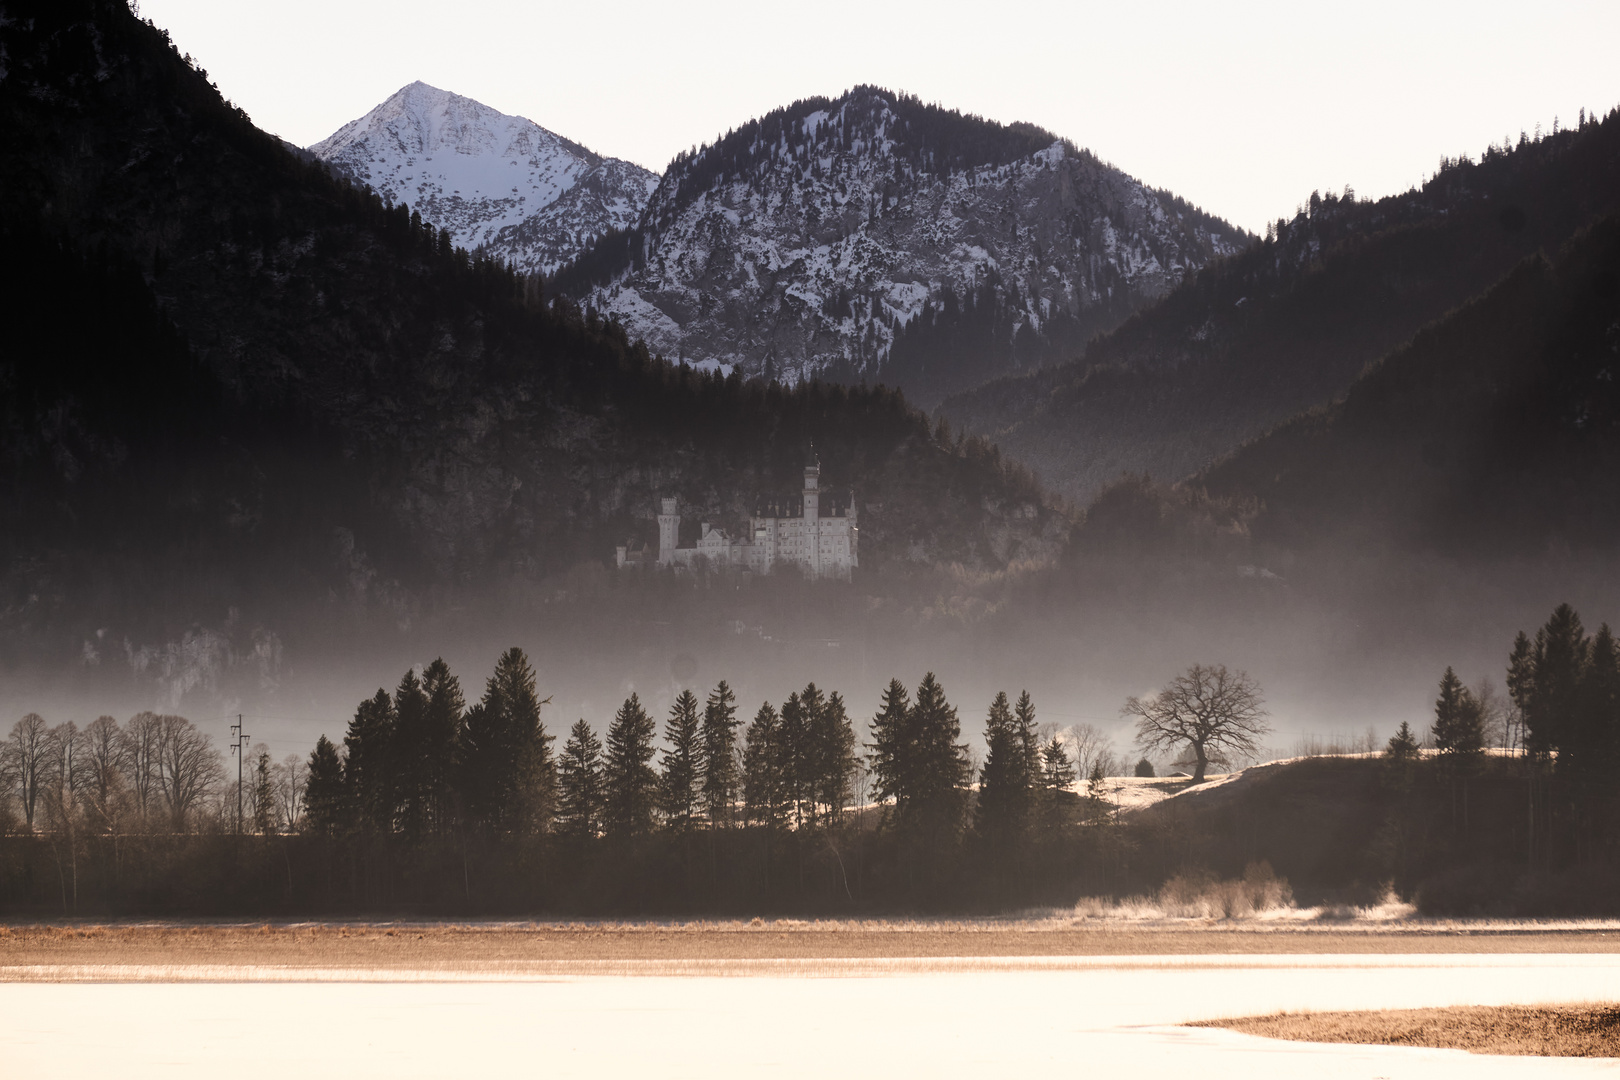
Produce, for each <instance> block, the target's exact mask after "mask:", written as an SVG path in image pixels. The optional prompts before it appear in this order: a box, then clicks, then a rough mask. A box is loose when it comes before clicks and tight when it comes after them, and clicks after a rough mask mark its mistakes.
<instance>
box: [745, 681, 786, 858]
mask: <svg viewBox="0 0 1620 1080" xmlns="http://www.w3.org/2000/svg"><path fill="white" fill-rule="evenodd" d="M786 757H787V753H786V743H785V740H784V738H783V734H782V718H781V716H780V715H779V714H778V713H777V711H776V709H775V707H773V706H772V705H771V703H770V702H768V701H767V702H765V703H763V704H761V705H760V707H759V711H758V712H756V713H755V714H754V719H753V721H752V722H751V723H750V724H749V725H748V730H747V731H746V732H745V733H744V736H743V802H744V804H745V805H746V806H747V808H748V820H749V821H750V822H752V823H753V824H755V825H759V826H763V827H765V828H766V829H769V830H773V831H774V830H776V829H779V828H781V827H782V825H783V824H784V823H785V822H786V821H787V817H788V807H789V805H790V802H791V799H790V797H789V782H788V778H787V776H786V773H785V770H784V768H783V761H784V759H785V758H786Z"/></svg>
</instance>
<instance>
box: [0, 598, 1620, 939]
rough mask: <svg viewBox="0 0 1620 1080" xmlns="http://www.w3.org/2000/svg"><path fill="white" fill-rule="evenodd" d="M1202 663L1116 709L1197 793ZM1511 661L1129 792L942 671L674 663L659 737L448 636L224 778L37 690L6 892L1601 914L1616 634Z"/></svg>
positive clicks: (78, 906)
mask: <svg viewBox="0 0 1620 1080" xmlns="http://www.w3.org/2000/svg"><path fill="white" fill-rule="evenodd" d="M1209 676H1215V677H1216V678H1217V679H1218V680H1219V681H1222V682H1225V681H1226V680H1227V672H1226V670H1225V669H1224V668H1219V667H1218V668H1215V669H1209V668H1205V667H1202V666H1200V665H1195V666H1194V667H1193V668H1191V669H1189V671H1188V672H1187V673H1186V675H1184V676H1181V677H1178V679H1177V680H1176V681H1175V682H1173V683H1171V684H1170V685H1169V686H1167V687H1166V688H1165V690H1163V691H1161V692H1160V694H1158V695H1156V696H1155V697H1153V698H1149V699H1146V700H1138V699H1135V698H1133V699H1131V700H1130V701H1128V702H1127V703H1126V706H1125V709H1124V710H1122V712H1123V714H1126V715H1135V716H1138V717H1140V718H1141V719H1140V721H1139V722H1138V729H1137V730H1138V736H1139V738H1138V745H1139V746H1140V747H1142V748H1143V749H1145V750H1152V749H1172V750H1180V751H1182V752H1184V756H1185V757H1186V758H1188V759H1190V758H1192V757H1193V756H1196V757H1197V758H1198V759H1199V766H1198V768H1199V772H1198V774H1197V775H1196V776H1194V777H1192V778H1190V779H1187V780H1186V781H1185V782H1182V783H1181V786H1180V788H1179V790H1181V791H1183V792H1186V791H1191V790H1195V789H1196V788H1197V787H1198V786H1199V783H1200V781H1201V780H1202V768H1203V765H1202V762H1203V760H1204V759H1205V757H1206V750H1207V751H1208V752H1209V753H1208V757H1209V758H1210V759H1211V760H1215V761H1229V760H1230V761H1232V763H1233V764H1241V763H1242V762H1243V761H1244V760H1248V761H1253V760H1258V759H1263V758H1265V757H1266V756H1267V755H1266V754H1264V753H1262V752H1259V748H1258V746H1257V744H1256V743H1255V742H1254V741H1253V739H1254V738H1258V737H1259V736H1261V735H1263V734H1264V731H1265V726H1264V724H1263V723H1261V722H1259V720H1258V718H1259V717H1261V716H1263V715H1264V712H1263V710H1262V709H1261V708H1260V705H1261V701H1260V698H1259V695H1258V688H1256V687H1254V686H1253V685H1252V683H1249V681H1248V680H1247V679H1246V677H1244V676H1242V675H1241V673H1239V674H1238V675H1237V676H1235V682H1236V683H1237V684H1238V690H1239V691H1240V696H1241V702H1240V704H1241V709H1240V710H1239V713H1242V714H1243V715H1246V716H1247V717H1248V718H1249V719H1248V721H1247V726H1245V722H1243V721H1242V718H1241V716H1240V715H1239V713H1234V714H1233V715H1234V716H1238V717H1239V720H1238V722H1237V723H1236V724H1235V725H1234V726H1229V727H1228V728H1226V729H1225V740H1224V746H1225V747H1226V748H1227V749H1229V750H1230V749H1238V750H1243V751H1245V752H1246V754H1247V756H1244V755H1234V757H1236V758H1238V759H1239V760H1233V759H1232V758H1228V757H1226V756H1223V755H1222V754H1221V753H1219V752H1218V751H1219V748H1220V746H1221V745H1223V740H1222V738H1221V737H1217V738H1215V739H1213V740H1209V743H1208V745H1207V746H1206V745H1204V743H1205V741H1206V736H1207V734H1208V732H1207V730H1206V731H1205V732H1203V733H1202V734H1200V733H1199V732H1198V731H1197V730H1196V725H1195V726H1194V727H1182V728H1175V727H1174V726H1172V727H1170V728H1166V726H1165V725H1164V723H1163V720H1164V718H1165V717H1166V716H1169V715H1170V714H1171V713H1173V712H1174V709H1173V708H1172V707H1171V702H1172V698H1173V696H1174V695H1175V694H1177V693H1179V692H1181V691H1183V690H1186V689H1187V688H1189V687H1190V688H1192V689H1194V690H1197V689H1198V688H1199V687H1200V686H1203V687H1206V688H1207V687H1209V686H1213V685H1215V683H1212V682H1204V683H1200V682H1199V680H1200V679H1201V678H1205V677H1209ZM1505 679H1506V686H1507V697H1506V700H1505V702H1504V701H1497V700H1495V699H1494V698H1492V697H1491V692H1490V691H1489V690H1487V689H1480V690H1471V689H1469V688H1467V687H1464V686H1463V685H1462V683H1461V681H1460V680H1459V679H1458V678H1457V676H1456V675H1455V674H1454V673H1453V672H1452V671H1451V670H1450V669H1447V670H1446V672H1445V674H1444V676H1443V677H1442V679H1441V681H1440V688H1439V696H1438V698H1437V700H1436V704H1435V712H1434V717H1433V720H1432V723H1431V724H1429V725H1428V727H1427V730H1420V731H1414V730H1413V728H1412V726H1411V725H1410V724H1409V723H1405V722H1403V723H1402V724H1401V726H1400V728H1399V730H1397V731H1396V733H1395V734H1394V735H1393V736H1392V737H1391V738H1390V739H1389V742H1388V745H1387V747H1386V748H1385V749H1384V751H1383V752H1382V753H1380V754H1377V755H1372V756H1370V757H1369V756H1368V755H1366V754H1362V755H1360V756H1359V757H1358V756H1351V757H1348V758H1347V757H1342V756H1339V757H1335V756H1333V755H1331V754H1330V755H1328V756H1325V757H1314V758H1310V759H1307V760H1304V761H1300V762H1297V763H1294V764H1293V765H1290V766H1286V767H1281V766H1265V767H1262V768H1259V769H1256V770H1253V771H1254V774H1255V776H1256V780H1255V782H1254V783H1252V784H1250V785H1249V786H1247V787H1245V788H1241V789H1236V790H1238V792H1239V795H1238V796H1236V797H1235V798H1234V799H1229V800H1225V801H1222V800H1215V801H1212V802H1207V803H1205V802H1199V801H1191V802H1187V801H1184V800H1181V799H1179V798H1178V799H1172V800H1170V801H1167V802H1161V803H1158V804H1156V805H1152V806H1149V807H1146V808H1144V809H1140V810H1134V811H1130V812H1127V813H1123V814H1122V813H1121V812H1120V810H1119V808H1118V806H1116V805H1115V804H1114V803H1113V802H1112V801H1111V798H1110V796H1109V794H1108V791H1109V789H1108V786H1107V784H1106V780H1107V776H1106V775H1105V774H1107V773H1112V772H1116V771H1118V770H1119V768H1120V767H1121V763H1120V762H1118V761H1117V760H1109V759H1107V758H1106V757H1105V756H1104V755H1100V754H1097V753H1096V752H1095V748H1091V752H1089V753H1086V754H1085V756H1086V757H1087V758H1088V759H1089V762H1090V764H1089V768H1088V769H1086V770H1085V771H1086V775H1084V776H1081V775H1078V772H1077V769H1076V760H1075V755H1074V753H1073V751H1075V750H1076V749H1079V748H1078V747H1076V744H1075V742H1074V740H1073V739H1072V738H1067V737H1063V736H1060V735H1058V734H1055V733H1052V732H1051V730H1050V729H1049V728H1048V729H1043V728H1042V726H1041V725H1040V724H1039V722H1038V719H1037V712H1036V707H1035V704H1034V702H1033V701H1032V700H1031V698H1030V695H1029V694H1028V693H1027V692H1025V693H1021V694H1019V695H1018V696H1017V697H1016V698H1011V697H1009V695H1008V694H1005V693H999V694H997V695H996V696H995V698H994V699H993V700H992V701H991V702H990V704H989V706H988V708H987V709H986V711H985V714H984V721H983V727H982V743H981V744H980V745H982V746H983V747H984V755H983V759H982V761H981V760H979V759H978V757H977V755H976V754H975V753H974V752H972V751H970V744H969V742H968V741H967V740H966V739H965V738H964V734H963V730H962V723H961V720H960V719H959V717H958V713H957V710H956V708H955V707H954V706H953V705H951V703H950V701H949V700H948V698H947V696H946V692H945V689H944V687H943V686H942V685H941V683H940V681H939V680H938V679H937V678H936V677H935V676H934V675H933V674H932V673H929V674H928V675H926V676H925V677H924V678H923V679H922V680H921V682H919V683H918V685H917V686H916V687H915V688H908V687H907V686H906V685H904V684H903V683H901V682H900V681H899V680H897V679H896V680H891V681H890V682H889V683H888V684H887V686H886V687H885V688H884V690H883V693H882V696H881V703H880V707H879V708H878V710H877V711H876V713H875V714H874V715H873V716H871V717H870V718H868V719H864V720H857V718H855V717H852V716H851V715H850V714H849V712H848V710H847V709H846V707H845V704H844V700H843V697H842V696H841V695H840V694H839V693H838V692H837V691H830V690H826V689H823V688H821V687H818V686H816V685H815V684H814V683H811V684H809V685H806V686H805V687H804V688H803V689H802V690H798V691H795V692H793V693H792V694H790V695H789V696H788V697H787V699H786V700H785V701H783V702H781V703H780V704H776V703H772V702H768V701H767V702H762V703H760V705H759V706H758V707H757V709H755V710H753V712H752V716H751V717H749V716H748V711H749V710H748V709H747V708H744V707H741V706H740V705H739V703H738V701H737V700H736V696H735V694H734V693H733V692H732V690H731V688H730V686H729V685H728V684H727V683H726V682H724V681H722V682H720V683H718V684H717V685H716V686H715V687H714V688H713V689H712V690H711V691H709V692H708V694H707V695H706V696H705V697H704V698H703V699H701V700H700V698H699V697H698V695H697V694H696V693H694V692H693V691H692V690H690V689H686V690H683V691H681V693H680V694H679V695H678V696H677V697H676V698H675V700H674V702H673V703H672V704H671V706H670V708H669V711H668V714H667V715H666V716H665V717H663V723H662V739H660V738H659V722H658V719H657V718H655V717H654V716H653V715H651V714H650V713H649V712H648V710H647V709H646V707H645V706H644V705H643V703H642V702H641V700H640V699H639V697H638V696H637V695H636V694H635V693H631V694H630V695H629V696H628V697H627V698H626V699H625V700H624V702H623V703H622V704H621V705H620V707H619V708H618V710H617V711H616V712H615V714H614V715H613V717H612V719H611V721H610V722H609V723H608V724H607V727H606V730H605V732H603V733H602V734H600V735H599V734H598V732H597V731H596V729H594V728H593V726H592V725H591V724H590V723H588V722H587V721H586V720H584V719H580V720H577V721H576V722H574V723H573V724H572V725H571V726H570V727H568V729H567V731H566V734H564V733H563V731H562V727H561V725H558V729H557V730H556V731H552V730H549V725H548V723H547V722H546V719H545V718H544V713H545V711H546V707H547V705H548V704H549V701H548V699H546V698H542V697H541V696H540V690H539V689H538V688H537V686H536V680H535V674H534V670H533V667H532V665H531V664H530V661H529V659H528V657H527V656H526V655H525V654H524V653H523V651H522V650H521V649H517V648H512V649H509V650H507V651H506V652H504V653H502V654H501V656H500V657H499V658H498V660H497V661H496V664H495V668H494V671H493V673H492V674H491V675H490V676H489V677H488V679H487V680H486V682H485V685H484V689H483V693H482V695H481V696H479V697H478V699H477V700H475V701H472V702H470V703H469V702H468V701H467V699H466V695H465V694H464V692H463V690H462V687H461V683H460V680H459V678H458V677H457V676H456V675H455V674H453V673H452V672H451V671H450V669H449V667H448V665H446V664H445V663H444V662H443V661H442V660H437V661H434V662H433V663H431V664H428V665H426V666H425V667H424V668H422V669H421V670H420V671H417V670H415V669H413V670H410V671H407V672H406V673H405V674H404V676H403V677H402V678H401V680H400V681H399V683H398V685H397V687H396V688H395V689H394V690H393V691H392V692H389V691H388V690H386V689H381V688H379V689H378V691H377V692H376V694H374V695H373V696H371V697H369V698H367V699H366V700H364V701H362V702H360V703H359V705H358V707H357V708H356V709H355V712H354V716H353V719H352V720H351V721H350V723H349V725H348V728H347V730H346V731H345V732H344V734H343V735H342V738H341V740H340V741H338V742H334V741H333V740H331V739H329V738H327V737H326V736H322V737H321V738H320V739H319V741H318V742H317V744H316V746H315V748H314V749H313V750H312V751H311V753H310V754H309V755H308V757H307V759H301V758H299V757H298V756H296V755H294V756H291V757H289V758H287V759H286V760H284V761H281V762H275V761H272V760H271V758H270V755H269V754H268V752H266V751H264V750H262V749H256V750H255V749H250V748H249V747H248V746H247V744H246V741H245V740H241V741H239V742H238V743H237V744H234V745H233V746H232V747H231V748H230V749H231V753H232V754H233V755H242V756H240V757H237V758H236V764H237V766H238V768H239V769H240V770H241V773H240V776H241V777H242V780H241V783H240V785H238V784H236V783H233V782H232V778H231V777H230V776H229V775H228V763H227V760H226V758H225V756H224V755H223V754H222V753H221V751H220V750H219V749H218V748H216V747H214V746H212V745H211V743H210V741H209V740H208V739H207V738H205V737H204V736H202V735H201V734H199V733H198V731H197V730H196V728H195V727H194V726H193V725H192V724H191V723H190V722H188V721H187V720H185V719H183V718H181V717H178V716H166V715H156V714H153V713H141V714H138V715H136V716H135V717H133V718H131V719H130V720H129V721H128V722H127V723H126V724H123V725H120V724H119V723H118V722H117V721H116V720H115V719H114V718H112V717H107V716H103V717H100V718H98V719H97V720H95V721H93V722H91V723H90V724H88V725H86V726H85V727H84V728H83V729H82V730H80V729H78V728H77V727H76V726H75V725H74V724H73V723H71V722H69V723H65V724H58V725H55V726H51V725H48V724H47V723H46V722H45V721H44V719H43V718H41V717H39V716H38V715H35V714H29V715H27V716H25V717H23V718H22V719H21V720H20V721H18V722H17V723H16V724H15V726H14V727H13V728H12V730H11V732H10V736H9V738H8V740H7V741H6V743H5V744H4V751H3V754H0V769H3V776H4V780H5V791H6V798H5V800H4V801H3V802H0V827H3V833H4V835H3V836H0V909H4V910H11V911H18V912H25V911H36V912H56V913H60V914H68V915H73V914H137V913H140V914H179V913H186V914H223V913H237V914H244V913H245V914H259V913H281V914H289V913H299V912H305V913H308V912H338V911H368V912H374V911H397V912H418V913H434V914H451V913H466V914H478V913H486V914H487V913H524V914H537V913H549V914H557V915H618V914H643V915H645V914H675V913H686V914H721V913H748V912H759V911H768V912H789V913H795V912H796V913H838V912H845V913H849V912H867V913H870V912H918V911H1006V910H1017V909H1023V908H1029V907H1035V906H1041V905H1049V906H1067V905H1073V904H1074V903H1075V902H1076V901H1077V900H1079V899H1080V898H1081V897H1085V896H1114V897H1119V896H1123V895H1128V894H1130V893H1133V892H1135V893H1152V892H1153V891H1154V890H1157V889H1159V888H1161V887H1163V886H1166V883H1167V882H1172V881H1181V882H1185V881H1186V880H1188V879H1189V878H1190V879H1197V878H1198V877H1199V876H1200V875H1204V876H1209V875H1226V876H1229V877H1232V878H1236V877H1240V876H1242V875H1243V874H1244V873H1245V872H1247V868H1248V867H1249V866H1250V864H1256V863H1257V862H1264V863H1266V864H1267V866H1269V867H1275V868H1276V869H1277V870H1278V871H1280V872H1282V873H1283V874H1285V875H1287V878H1288V880H1289V881H1291V882H1292V887H1293V889H1294V892H1295V894H1296V895H1298V896H1301V897H1311V898H1315V899H1316V900H1317V901H1322V900H1333V901H1336V902H1340V903H1354V902H1363V903H1370V902H1374V901H1376V899H1377V898H1378V897H1379V896H1380V895H1382V893H1383V892H1384V891H1387V890H1391V889H1393V890H1396V891H1397V892H1399V894H1400V895H1403V896H1407V897H1412V898H1415V900H1416V902H1417V903H1418V904H1419V905H1420V907H1423V908H1424V909H1425V910H1429V911H1432V912H1439V913H1444V912H1459V911H1461V912H1467V911H1474V910H1485V911H1497V912H1504V913H1513V912H1517V913H1521V914H1523V913H1558V912H1564V913H1569V912H1585V913H1595V912H1605V913H1612V910H1613V895H1614V894H1613V892H1612V890H1611V889H1610V888H1609V886H1610V885H1612V883H1613V882H1614V881H1615V880H1616V879H1617V875H1620V800H1617V799H1616V798H1615V797H1614V795H1613V793H1612V791H1611V785H1609V784H1607V783H1606V781H1605V777H1607V776H1610V775H1612V774H1613V771H1614V770H1615V768H1616V767H1617V766H1620V647H1617V645H1616V641H1615V638H1614V635H1613V633H1612V632H1611V631H1610V629H1609V628H1608V626H1607V625H1604V626H1602V627H1601V628H1600V629H1599V630H1598V631H1597V632H1596V633H1595V634H1588V633H1587V632H1586V631H1585V629H1584V628H1583V626H1582V624H1581V620H1580V617H1579V615H1578V614H1576V612H1575V611H1574V610H1573V609H1572V608H1571V607H1569V606H1568V605H1562V606H1560V607H1559V608H1558V609H1557V610H1556V611H1555V612H1553V614H1552V616H1551V617H1550V618H1549V619H1548V621H1547V623H1546V624H1545V625H1544V626H1543V627H1542V628H1540V629H1539V630H1538V631H1536V633H1535V634H1534V636H1530V635H1527V634H1524V633H1521V634H1519V636H1518V637H1517V639H1516V640H1515V641H1514V642H1513V644H1512V647H1511V650H1510V653H1509V659H1508V665H1507V669H1506V676H1505ZM1216 696H1218V695H1214V694H1206V695H1205V700H1206V701H1210V700H1214V699H1215V697H1216ZM1243 710H1246V713H1243ZM1200 722H1202V721H1200ZM1167 731H1169V732H1170V737H1169V738H1166V732H1167ZM559 739H560V740H561V745H560V746H558V745H557V744H558V741H559ZM1136 771H1137V773H1138V775H1144V774H1145V775H1149V776H1151V775H1152V772H1153V767H1152V764H1151V762H1150V761H1149V760H1148V759H1147V758H1145V757H1144V758H1143V760H1142V761H1141V762H1139V764H1138V765H1137V769H1136ZM1278 799H1282V800H1284V802H1285V803H1286V804H1288V805H1291V806H1292V807H1293V808H1294V811H1293V812H1289V813H1282V812H1278V808H1275V807H1274V804H1275V803H1276V801H1277V800H1278ZM1172 807H1182V809H1179V810H1173V809H1172ZM1206 807H1207V809H1206ZM1302 808H1303V812H1302Z"/></svg>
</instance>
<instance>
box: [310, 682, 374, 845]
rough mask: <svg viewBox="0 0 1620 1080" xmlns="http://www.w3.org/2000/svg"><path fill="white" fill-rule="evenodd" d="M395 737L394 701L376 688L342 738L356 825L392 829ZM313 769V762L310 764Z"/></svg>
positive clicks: (357, 711)
mask: <svg viewBox="0 0 1620 1080" xmlns="http://www.w3.org/2000/svg"><path fill="white" fill-rule="evenodd" d="M393 735H394V702H393V700H392V699H391V698H390V697H389V696H388V691H386V690H383V689H380V688H379V689H378V691H377V693H376V694H375V695H373V696H372V697H370V698H368V699H367V700H365V701H362V702H361V703H360V707H359V708H358V709H356V710H355V712H354V719H353V720H351V721H350V722H349V730H348V733H347V734H345V735H344V736H343V745H344V748H345V749H346V750H347V751H348V753H347V755H346V762H345V765H344V768H343V779H344V783H345V785H346V786H347V788H348V799H349V802H350V803H351V804H352V805H353V806H354V809H355V813H356V815H357V816H358V822H359V824H360V825H361V826H362V827H363V828H366V829H372V830H377V831H380V832H389V831H392V829H393V827H394V806H393V795H394V784H393V777H392V770H391V768H390V765H391V761H390V758H391V756H392V750H393V745H392V744H393ZM311 768H312V769H313V762H312V763H311Z"/></svg>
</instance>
